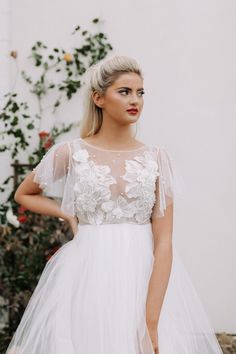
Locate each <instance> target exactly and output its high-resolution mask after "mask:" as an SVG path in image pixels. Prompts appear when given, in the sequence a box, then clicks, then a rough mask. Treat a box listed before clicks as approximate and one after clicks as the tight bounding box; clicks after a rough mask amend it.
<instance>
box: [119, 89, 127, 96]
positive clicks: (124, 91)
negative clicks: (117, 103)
mask: <svg viewBox="0 0 236 354" xmlns="http://www.w3.org/2000/svg"><path fill="white" fill-rule="evenodd" d="M119 92H120V93H121V94H123V93H125V94H126V93H129V91H128V90H122V91H119ZM124 96H126V95H124Z"/></svg>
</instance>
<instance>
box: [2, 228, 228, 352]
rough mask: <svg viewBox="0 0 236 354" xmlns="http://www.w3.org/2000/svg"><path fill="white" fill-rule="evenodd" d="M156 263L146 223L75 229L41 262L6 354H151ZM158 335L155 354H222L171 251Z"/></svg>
mask: <svg viewBox="0 0 236 354" xmlns="http://www.w3.org/2000/svg"><path fill="white" fill-rule="evenodd" d="M153 262H154V256H153V235H152V229H151V223H148V224H142V225H139V224H131V223H122V224H102V225H89V224H88V225H87V224H86V225H79V227H78V232H77V234H76V235H75V237H74V238H73V240H71V241H69V242H67V243H66V244H64V245H63V246H62V247H61V248H60V249H59V250H58V251H57V252H56V253H54V255H53V256H52V257H51V258H50V259H49V260H48V262H47V263H46V266H45V268H44V270H43V272H42V274H41V277H40V279H39V282H38V284H37V286H36V288H35V290H34V292H33V294H32V296H31V298H30V301H29V303H28V305H27V307H26V309H25V312H24V314H23V316H22V319H21V322H20V323H19V325H18V328H17V330H16V332H15V334H14V336H13V338H12V340H11V342H10V344H9V346H8V349H7V352H6V354H154V351H153V348H152V343H151V339H150V336H149V333H148V328H147V325H146V298H147V291H148V284H149V280H150V276H151V272H152V267H153ZM157 331H158V343H159V354H217V353H222V351H221V349H220V346H219V344H218V342H217V339H216V337H215V334H214V331H213V329H212V328H211V326H210V324H209V322H208V319H207V316H206V314H205V312H204V309H203V308H202V304H201V302H200V301H199V299H198V296H197V294H196V292H195V289H194V287H193V286H192V283H191V281H190V279H189V277H188V274H187V273H186V270H185V268H184V266H183V264H182V263H181V261H180V259H179V257H178V254H177V251H176V247H175V246H174V247H173V263H172V270H171V274H170V280H169V284H168V288H167V292H166V296H165V299H164V303H163V306H162V310H161V314H160V319H159V324H158V329H157Z"/></svg>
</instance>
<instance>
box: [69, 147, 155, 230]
mask: <svg viewBox="0 0 236 354" xmlns="http://www.w3.org/2000/svg"><path fill="white" fill-rule="evenodd" d="M89 157H90V156H89V153H88V152H87V150H86V149H80V150H79V151H77V152H75V153H74V154H73V160H74V165H75V166H74V168H75V172H76V175H77V177H76V183H75V185H74V195H75V208H76V210H77V215H78V218H79V219H81V220H82V221H83V222H85V223H90V224H102V223H120V222H125V221H131V222H136V223H144V222H146V221H148V220H149V218H150V215H151V210H152V207H153V205H154V203H155V181H156V177H157V176H158V175H159V173H158V165H157V162H156V161H155V160H154V159H153V156H152V154H151V153H150V152H148V151H145V152H144V153H143V154H142V155H140V156H136V157H134V158H133V159H132V160H125V171H126V172H125V174H124V175H123V176H120V177H121V178H122V179H123V180H125V181H127V182H128V183H127V184H126V186H125V193H124V195H123V196H122V195H119V196H118V197H117V198H116V199H115V200H112V198H111V190H110V185H112V184H117V181H116V179H115V178H114V177H113V176H112V175H111V169H110V167H109V166H108V165H97V164H96V163H94V161H93V160H91V159H90V158H89Z"/></svg>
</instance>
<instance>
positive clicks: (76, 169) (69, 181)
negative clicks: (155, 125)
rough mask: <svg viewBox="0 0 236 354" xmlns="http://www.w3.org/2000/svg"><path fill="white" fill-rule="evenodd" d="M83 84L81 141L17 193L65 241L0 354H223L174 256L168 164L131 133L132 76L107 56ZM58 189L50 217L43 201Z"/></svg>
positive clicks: (139, 84) (124, 64)
mask: <svg viewBox="0 0 236 354" xmlns="http://www.w3.org/2000/svg"><path fill="white" fill-rule="evenodd" d="M89 75H90V77H89V80H88V83H87V98H86V102H85V103H86V105H85V110H84V116H83V119H82V126H81V130H80V137H79V138H77V139H74V140H72V141H67V142H60V143H57V144H55V145H54V146H53V147H52V148H51V149H50V150H49V151H48V153H47V154H46V155H45V156H44V158H43V159H42V160H41V162H40V163H39V164H38V165H37V166H36V168H35V169H34V170H33V171H32V173H30V174H29V175H28V176H27V177H26V178H25V180H24V181H23V182H22V184H21V185H20V186H19V188H18V189H17V191H16V193H15V200H16V201H17V202H18V203H20V204H21V205H23V206H25V207H26V208H27V209H29V210H32V211H33V212H35V213H41V214H46V215H50V216H54V217H56V218H62V219H64V220H66V221H68V222H69V223H70V225H71V228H72V230H73V233H74V238H73V239H72V240H71V241H69V242H67V243H66V244H64V245H63V246H62V247H61V248H60V249H59V250H58V251H57V252H56V253H55V254H54V255H53V256H52V257H51V258H50V260H49V261H48V262H47V264H46V266H45V269H44V270H43V272H42V274H41V277H40V280H39V282H38V284H37V287H36V288H35V290H34V293H33V294H32V297H31V299H30V301H29V303H28V306H27V308H26V310H25V313H24V315H23V317H22V319H21V322H20V324H19V326H18V328H17V330H16V332H15V334H14V336H13V338H12V340H11V343H10V344H9V347H8V350H7V354H9V353H18V354H154V353H155V354H158V353H159V354H213V353H214V354H219V353H222V351H221V349H220V347H219V345H218V342H217V340H216V337H215V335H214V332H213V330H212V328H211V326H210V324H209V323H208V320H207V317H206V315H205V312H204V310H203V308H202V305H201V303H200V301H199V299H198V296H197V295H196V293H195V290H194V288H193V286H192V284H191V281H190V280H189V278H188V275H187V273H186V272H185V269H184V267H183V266H182V264H181V262H180V260H179V258H178V256H177V253H176V251H175V247H173V244H172V233H173V207H174V196H175V185H176V183H175V181H176V174H175V169H174V168H173V159H172V158H171V157H170V154H169V153H168V152H167V150H166V149H165V148H164V147H161V146H159V145H158V144H157V145H149V144H145V143H144V142H142V141H139V140H137V139H136V136H135V134H134V131H133V127H134V126H135V123H136V122H137V121H138V119H139V118H140V116H141V113H142V108H143V104H144V97H143V95H144V86H143V75H142V71H141V69H140V67H139V65H138V63H137V62H136V61H135V60H134V59H133V58H129V57H125V56H113V57H109V58H106V59H104V60H103V61H101V62H99V63H98V64H96V65H94V66H93V67H91V69H90V71H89ZM58 183H59V184H61V186H62V187H63V196H62V202H61V204H60V205H58V204H57V203H56V202H55V201H54V200H52V199H50V198H48V197H47V196H46V195H47V194H46V192H47V190H48V189H47V188H51V187H53V186H54V185H56V184H58ZM42 191H44V192H45V193H42ZM45 227H46V226H45Z"/></svg>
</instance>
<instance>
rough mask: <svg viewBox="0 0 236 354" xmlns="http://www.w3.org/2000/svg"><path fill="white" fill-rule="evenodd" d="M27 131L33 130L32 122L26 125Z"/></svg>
mask: <svg viewBox="0 0 236 354" xmlns="http://www.w3.org/2000/svg"><path fill="white" fill-rule="evenodd" d="M26 127H27V129H29V130H32V129H34V124H33V122H31V123H29V124H27V126H26Z"/></svg>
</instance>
